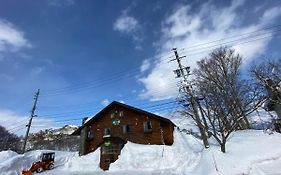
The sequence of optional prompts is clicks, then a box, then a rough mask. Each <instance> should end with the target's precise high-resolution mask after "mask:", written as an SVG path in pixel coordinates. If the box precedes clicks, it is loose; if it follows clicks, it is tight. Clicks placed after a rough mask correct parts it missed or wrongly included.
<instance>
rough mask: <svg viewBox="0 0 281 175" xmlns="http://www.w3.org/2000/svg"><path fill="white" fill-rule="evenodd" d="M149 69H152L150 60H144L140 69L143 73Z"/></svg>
mask: <svg viewBox="0 0 281 175" xmlns="http://www.w3.org/2000/svg"><path fill="white" fill-rule="evenodd" d="M149 68H150V62H149V60H148V59H145V60H143V62H142V64H141V67H140V70H141V72H144V71H146V70H148V69H149Z"/></svg>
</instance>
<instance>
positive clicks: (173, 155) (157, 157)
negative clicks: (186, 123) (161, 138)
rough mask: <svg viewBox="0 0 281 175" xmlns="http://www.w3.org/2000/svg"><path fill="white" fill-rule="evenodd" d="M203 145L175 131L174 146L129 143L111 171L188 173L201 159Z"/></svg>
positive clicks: (111, 166)
mask: <svg viewBox="0 0 281 175" xmlns="http://www.w3.org/2000/svg"><path fill="white" fill-rule="evenodd" d="M202 149H203V147H202V145H201V143H199V142H198V141H197V139H195V138H194V137H192V136H190V135H186V134H182V133H180V132H179V131H177V130H176V131H175V132H174V144H173V146H164V145H139V144H134V143H127V144H126V145H125V146H124V148H123V149H122V152H121V155H120V156H119V159H118V160H117V161H116V162H115V163H113V164H112V165H110V171H120V170H123V171H125V170H127V171H136V172H138V171H145V172H152V171H157V172H160V173H161V172H162V173H164V172H165V174H186V173H187V172H190V171H191V170H192V169H193V168H194V167H195V166H196V165H197V164H198V162H199V161H200V154H201V152H202Z"/></svg>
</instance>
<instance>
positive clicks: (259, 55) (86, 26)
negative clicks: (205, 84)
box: [0, 0, 281, 132]
mask: <svg viewBox="0 0 281 175" xmlns="http://www.w3.org/2000/svg"><path fill="white" fill-rule="evenodd" d="M280 19H281V3H280V2H279V1H276V0H268V1H243V0H237V1H219V0H212V1H198V0H197V1H188V0H186V1H185V0H181V1H172V0H171V1H168V0H167V1H160V0H159V1H140V0H135V1H131V0H128V1H125V0H120V1H118V2H117V1H113V0H111V1H110V0H105V1H92V0H83V1H78V0H38V1H31V0H25V1H18V0H9V1H5V0H0V84H1V86H0V120H1V121H0V124H5V125H6V126H7V128H9V129H13V128H15V127H18V128H16V129H14V130H12V131H15V132H16V131H17V129H22V128H24V127H22V126H23V125H24V123H26V122H27V116H28V115H29V111H30V109H31V105H32V103H33V95H34V93H35V91H36V90H37V89H38V88H40V89H41V94H40V97H39V103H38V109H37V111H36V114H37V115H38V116H39V117H37V118H36V119H35V120H34V123H35V125H34V126H35V127H34V128H33V131H36V130H38V129H42V128H46V127H50V126H53V127H54V126H61V125H64V124H67V123H68V124H76V125H77V124H80V122H81V121H80V118H82V117H84V116H89V115H92V114H94V113H95V112H97V111H99V110H100V109H102V108H103V107H104V106H105V105H107V104H108V103H109V102H111V101H112V100H117V101H122V102H125V103H128V104H131V105H134V106H137V107H141V108H143V109H146V110H149V111H152V112H157V113H160V114H161V113H163V114H164V113H167V112H168V113H169V112H171V111H173V109H174V108H175V107H176V104H175V103H173V99H174V98H175V97H176V96H177V88H176V81H177V80H175V79H174V75H173V72H172V70H173V69H175V68H176V65H175V63H168V61H169V60H170V59H172V57H173V53H172V52H171V49H172V48H173V47H177V48H178V49H179V53H180V54H181V55H187V58H186V59H184V60H183V63H184V64H185V65H190V66H192V67H193V68H194V67H196V61H198V60H200V58H202V57H204V56H205V55H206V54H207V53H208V52H210V50H211V49H213V48H215V47H218V46H224V45H228V46H230V47H233V48H235V49H236V50H237V51H238V52H239V53H241V54H242V55H243V57H244V65H245V67H248V66H249V65H251V64H252V62H254V61H260V60H262V59H264V58H265V57H271V58H279V57H280V36H279V35H278V34H279V33H278V32H279V30H280V26H278V25H280V24H281V23H280V22H279V21H281V20H280ZM159 104H163V105H161V106H158V105H159ZM153 106H154V107H153ZM165 109H166V110H165ZM73 119H77V120H73ZM64 120H69V121H64ZM42 123H43V124H42ZM22 131H24V130H23V129H22V130H21V131H19V132H22Z"/></svg>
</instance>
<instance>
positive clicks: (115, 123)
mask: <svg viewBox="0 0 281 175" xmlns="http://www.w3.org/2000/svg"><path fill="white" fill-rule="evenodd" d="M112 124H113V125H119V124H120V120H119V119H113V120H112Z"/></svg>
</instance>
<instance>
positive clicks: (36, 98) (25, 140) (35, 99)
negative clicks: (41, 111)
mask: <svg viewBox="0 0 281 175" xmlns="http://www.w3.org/2000/svg"><path fill="white" fill-rule="evenodd" d="M39 93H40V89H38V90H37V92H36V94H35V96H34V103H33V107H32V109H31V114H30V119H29V122H28V124H27V125H26V127H27V130H26V134H25V138H24V144H23V149H22V153H25V148H26V142H27V138H28V134H29V130H30V127H31V123H32V119H33V117H35V116H36V115H34V113H35V110H36V105H37V101H38V97H39Z"/></svg>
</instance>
